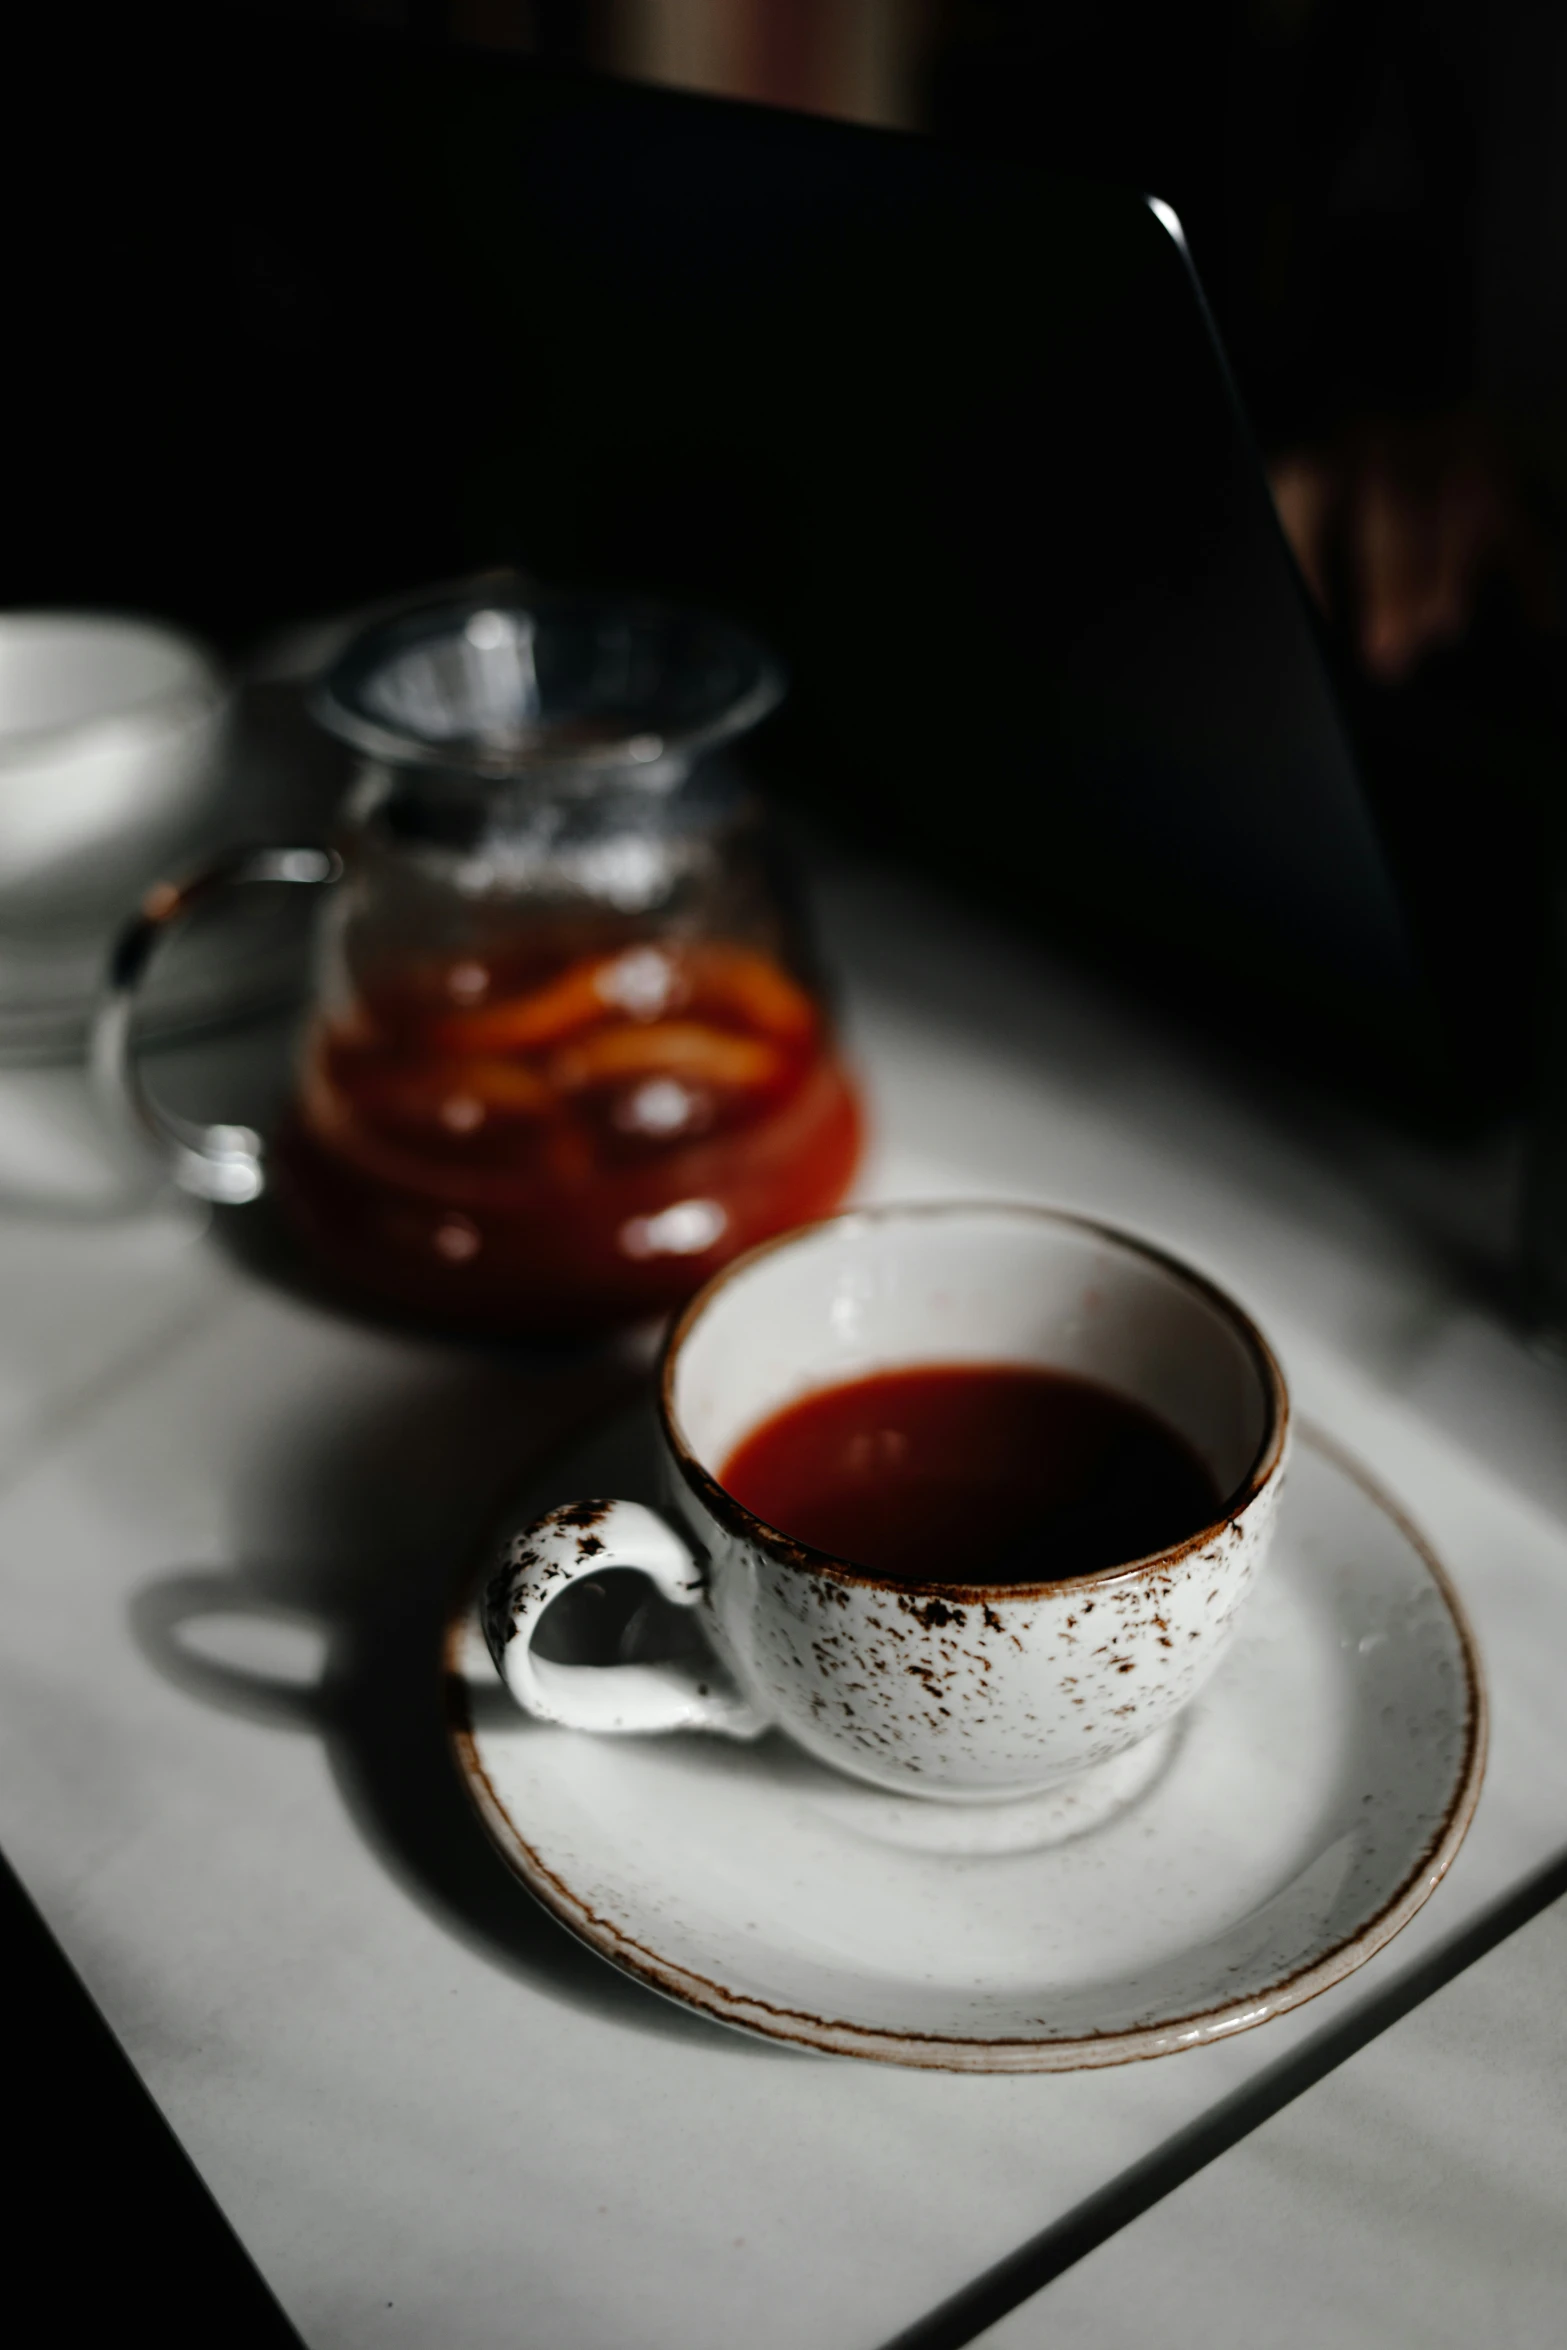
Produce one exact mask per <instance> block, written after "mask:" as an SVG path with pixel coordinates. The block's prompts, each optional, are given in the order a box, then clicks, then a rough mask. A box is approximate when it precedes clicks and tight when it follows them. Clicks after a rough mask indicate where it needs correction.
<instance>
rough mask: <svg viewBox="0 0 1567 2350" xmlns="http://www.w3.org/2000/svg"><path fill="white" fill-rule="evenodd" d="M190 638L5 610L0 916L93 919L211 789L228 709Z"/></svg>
mask: <svg viewBox="0 0 1567 2350" xmlns="http://www.w3.org/2000/svg"><path fill="white" fill-rule="evenodd" d="M226 708H227V703H226V696H225V692H224V688H223V685H222V682H221V680H220V679H219V677H218V674H217V671H216V669H215V668H214V666H213V664H212V662H211V661H210V660H209V659H208V657H207V655H206V654H205V653H204V652H203V651H202V649H201V647H200V646H199V645H197V644H194V643H193V642H192V641H191V640H190V639H189V638H188V637H184V636H180V635H178V634H176V633H175V631H174V630H172V629H168V628H164V627H161V626H159V625H158V624H157V623H155V622H153V621H148V620H138V619H134V618H132V617H130V616H128V615H125V614H118V613H92V612H6V613H0V920H3V922H4V923H5V924H6V926H7V927H9V928H14V927H15V926H16V925H17V924H18V923H20V924H22V925H23V926H24V927H25V926H29V925H30V926H31V927H33V928H35V929H38V928H42V929H44V930H45V931H47V932H49V933H50V934H51V935H52V934H53V933H55V932H57V931H58V930H59V928H60V927H61V926H62V925H65V926H67V927H68V926H69V925H70V924H71V923H72V922H75V923H77V924H78V925H80V924H81V923H84V922H85V923H87V924H88V925H89V926H94V925H96V924H98V923H101V922H102V920H103V919H104V917H105V915H106V914H109V913H112V912H113V911H114V910H115V909H117V908H118V906H119V905H120V904H121V903H122V902H123V900H124V897H125V893H126V891H127V890H128V889H130V888H134V887H138V886H139V885H140V884H141V883H142V882H143V881H145V880H147V879H149V878H150V877H151V875H152V873H153V872H154V871H155V870H156V867H157V863H158V861H159V859H160V857H161V856H162V855H163V854H164V853H165V852H166V851H168V850H169V849H170V848H172V847H173V846H174V845H175V844H176V843H177V842H178V841H179V840H180V839H181V837H182V828H183V827H184V826H185V825H186V824H187V823H188V822H189V819H190V815H191V812H192V810H193V808H194V807H195V806H196V805H197V804H198V802H199V801H200V799H201V797H202V794H203V793H204V792H205V790H206V789H207V786H208V783H209V780H210V776H211V771H212V767H213V763H214V761H215V759H216V756H217V751H218V746H219V743H220V740H221V736H222V729H223V724H224V719H225V715H226Z"/></svg>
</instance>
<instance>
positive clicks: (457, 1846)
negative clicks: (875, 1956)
mask: <svg viewBox="0 0 1567 2350" xmlns="http://www.w3.org/2000/svg"><path fill="white" fill-rule="evenodd" d="M413 1363H414V1366H415V1367H414V1371H413V1377H412V1381H411V1385H410V1388H409V1389H407V1390H405V1391H404V1393H403V1394H402V1395H401V1396H400V1397H399V1398H398V1399H397V1401H396V1402H395V1403H393V1404H391V1405H388V1404H387V1403H386V1402H385V1400H384V1399H383V1401H382V1403H381V1404H380V1406H378V1407H372V1406H370V1405H368V1404H364V1403H361V1404H359V1405H358V1406H356V1407H353V1408H350V1409H348V1410H344V1409H342V1408H340V1406H339V1405H338V1403H337V1400H336V1398H334V1400H333V1403H332V1405H330V1406H328V1407H325V1408H323V1407H320V1406H317V1407H316V1408H315V1409H314V1410H312V1409H311V1408H310V1407H309V1406H308V1405H307V1406H306V1408H304V1409H303V1410H302V1411H301V1413H300V1415H299V1417H298V1419H297V1420H296V1421H295V1422H293V1423H292V1424H285V1425H284V1426H283V1427H282V1428H280V1429H276V1430H269V1432H268V1437H267V1441H266V1442H265V1444H264V1445H263V1446H262V1447H261V1448H260V1450H259V1452H258V1456H257V1460H256V1463H255V1469H254V1482H253V1484H252V1486H251V1487H250V1489H249V1490H246V1489H244V1488H243V1487H242V1489H241V1492H240V1494H239V1496H238V1500H237V1509H236V1522H237V1523H239V1524H242V1525H243V1524H246V1523H253V1524H255V1525H257V1526H259V1527H266V1528H267V1529H268V1530H269V1534H270V1535H271V1537H272V1539H270V1540H269V1541H268V1542H267V1544H266V1549H265V1554H264V1555H258V1556H257V1557H255V1558H254V1559H252V1560H250V1561H248V1562H246V1563H244V1564H240V1565H235V1566H225V1567H221V1568H215V1567H202V1566H191V1567H187V1568H185V1569H182V1570H181V1571H179V1572H176V1573H172V1574H169V1575H167V1576H164V1577H161V1578H159V1579H158V1580H157V1581H155V1582H152V1583H150V1584H147V1585H145V1586H143V1588H142V1589H141V1590H140V1591H139V1592H138V1593H137V1594H136V1595H135V1598H134V1599H133V1601H132V1605H131V1622H132V1630H133V1632H134V1634H135V1637H136V1639H137V1642H138V1645H139V1646H140V1648H141V1650H142V1653H143V1654H144V1656H146V1658H147V1659H148V1660H149V1662H150V1663H151V1664H152V1665H153V1666H154V1668H155V1669H156V1670H157V1671H158V1672H159V1673H160V1674H162V1675H163V1676H164V1677H165V1678H166V1679H167V1680H169V1681H172V1682H173V1683H174V1684H175V1686H176V1687H178V1688H179V1689H181V1690H182V1691H184V1692H185V1693H186V1694H187V1695H189V1696H191V1697H194V1698H198V1699H200V1700H201V1701H202V1702H204V1703H206V1704H209V1705H213V1706H217V1707H219V1708H221V1709H222V1710H223V1711H225V1712H228V1713H231V1714H239V1715H243V1716H245V1717H246V1718H248V1719H251V1720H255V1721H260V1722H263V1723H266V1724H267V1725H268V1726H270V1727H274V1728H277V1729H279V1730H283V1731H294V1732H300V1731H304V1732H306V1733H308V1734H310V1735H313V1736H318V1737H320V1738H321V1739H322V1741H323V1742H324V1744H325V1747H326V1750H327V1753H328V1756H329V1758H330V1760H331V1764H332V1768H333V1771H334V1774H335V1776H336V1780H337V1784H338V1786H339V1788H340V1789H341V1791H342V1794H343V1797H344V1800H345V1802H346V1803H347V1806H348V1809H349V1811H350V1813H351V1815H352V1817H353V1819H354V1821H355V1823H356V1825H357V1826H358V1827H359V1829H360V1831H361V1833H362V1834H363V1835H364V1837H365V1839H366V1841H367V1842H368V1843H369V1844H370V1846H371V1847H372V1849H373V1850H374V1851H375V1852H376V1853H377V1854H378V1856H379V1857H380V1858H381V1859H382V1861H383V1862H384V1863H385V1864H386V1865H387V1867H388V1868H390V1869H391V1871H392V1872H393V1874H394V1875H395V1876H396V1877H397V1878H398V1880H399V1881H400V1882H401V1883H402V1884H403V1885H404V1886H405V1888H406V1889H407V1890H408V1891H409V1892H411V1893H412V1894H413V1896H414V1898H415V1899H416V1900H418V1901H419V1902H420V1903H421V1904H422V1905H423V1907H424V1908H425V1909H426V1910H428V1911H429V1912H430V1914H431V1915H432V1916H434V1917H436V1918H438V1919H439V1920H440V1921H441V1923H442V1924H443V1925H445V1926H446V1927H447V1928H448V1929H449V1930H451V1931H453V1932H455V1933H457V1934H458V1935H460V1936H461V1937H462V1939H463V1940H464V1941H466V1942H467V1943H468V1944H469V1945H470V1947H472V1948H474V1949H476V1950H478V1951H479V1952H480V1953H481V1954H482V1955H483V1956H484V1957H486V1958H487V1959H488V1960H490V1962H491V1963H492V1964H495V1965H498V1966H501V1967H504V1968H506V1969H508V1970H510V1971H511V1972H513V1973H515V1974H518V1975H521V1976H522V1977H524V1978H525V1979H526V1980H527V1981H529V1982H530V1983H532V1984H533V1985H534V1986H535V1987H537V1988H539V1989H542V1990H545V1991H547V1992H549V1993H550V1994H551V1995H552V1996H553V1997H556V1998H559V1999H564V2000H567V2001H569V2002H570V2003H571V2004H573V2005H574V2006H578V2007H583V2008H588V2009H591V2010H593V2011H594V2012H596V2013H598V2014H599V2015H602V2016H603V2017H605V2018H606V2019H607V2020H609V2021H612V2022H615V2023H617V2024H621V2025H626V2026H631V2027H634V2028H638V2029H641V2030H644V2031H650V2032H658V2033H662V2034H664V2035H665V2036H667V2037H671V2038H675V2039H681V2040H687V2041H697V2042H700V2043H702V2044H704V2045H705V2046H708V2047H711V2048H716V2049H729V2050H733V2051H735V2052H736V2053H746V2054H749V2055H752V2056H755V2055H758V2054H767V2055H770V2056H773V2057H776V2058H780V2059H784V2058H790V2057H791V2056H792V2052H791V2051H788V2050H786V2049H782V2048H773V2047H772V2046H771V2045H770V2044H768V2043H766V2042H761V2041H757V2040H754V2039H751V2040H746V2039H743V2038H742V2036H741V2035H740V2034H739V2033H736V2032H731V2031H728V2030H726V2029H725V2028H724V2027H723V2026H722V2025H720V2024H716V2023H713V2022H710V2021H709V2020H707V2019H706V2018H704V2017H701V2016H698V2015H696V2014H693V2013H690V2012H688V2011H687V2010H685V2009H684V2008H681V2007H678V2006H676V2005H675V2004H673V2003H672V2002H670V2001H668V2000H665V1999H663V1998H661V1997H660V1996H659V1995H658V1994H657V1993H656V1992H653V1991H651V1990H648V1989H646V1988H645V1987H644V1986H643V1985H642V1984H640V1983H637V1982H635V1981H633V1980H632V1979H631V1978H630V1977H629V1976H626V1975H622V1974H620V1973H619V1972H618V1971H617V1970H616V1969H615V1968H614V1967H612V1966H610V1965H609V1964H608V1962H607V1961H606V1960H604V1959H602V1958H600V1957H599V1956H598V1955H597V1954H596V1953H595V1952H593V1951H592V1950H590V1949H588V1948H587V1947H586V1946H585V1945H584V1944H582V1943H579V1942H578V1941H577V1940H576V1939H575V1938H574V1937H573V1936H572V1935H571V1934H570V1933H568V1932H567V1931H566V1929H565V1928H564V1927H563V1926H561V1925H559V1924H558V1923H557V1922H556V1921H555V1919H553V1918H552V1917H551V1916H550V1915H549V1914H548V1912H547V1911H545V1910H544V1909H543V1908H541V1907H540V1905H539V1904H538V1903H537V1902H536V1901H535V1900H534V1899H533V1897H532V1895H531V1894H530V1893H528V1892H527V1890H526V1889H525V1888H524V1887H523V1886H522V1885H521V1884H520V1883H519V1882H518V1880H517V1879H516V1878H514V1877H513V1876H512V1875H511V1874H510V1872H509V1870H508V1869H507V1868H506V1866H505V1864H504V1863H503V1862H502V1861H501V1859H500V1858H499V1856H498V1855H497V1853H496V1852H495V1850H494V1848H493V1847H492V1845H491V1844H490V1842H489V1839H488V1837H487V1836H486V1834H485V1832H484V1830H483V1829H482V1828H481V1826H480V1824H479V1821H478V1818H477V1816H476V1814H475V1812H474V1810H473V1809H472V1807H471V1805H470V1803H469V1800H468V1797H467V1795H466V1793H465V1792H464V1790H463V1787H462V1785H461V1783H460V1781H459V1779H458V1776H457V1771H456V1767H455V1763H454V1759H453V1754H452V1749H451V1744H450V1740H449V1734H448V1727H447V1716H446V1709H445V1704H444V1696H445V1692H444V1690H443V1687H442V1651H443V1633H444V1629H445V1625H446V1622H447V1619H448V1617H449V1615H450V1613H451V1612H452V1609H453V1607H454V1605H455V1604H456V1602H457V1600H458V1597H459V1595H460V1593H461V1592H462V1591H463V1590H464V1589H465V1588H466V1587H467V1583H468V1580H469V1577H470V1575H471V1573H472V1571H473V1569H474V1568H475V1566H476V1565H477V1563H478V1561H479V1558H480V1556H481V1554H482V1552H483V1551H484V1550H485V1549H486V1548H487V1547H488V1546H489V1545H490V1544H491V1543H493V1540H494V1538H495V1536H496V1534H497V1533H498V1531H499V1529H500V1525H501V1522H502V1518H503V1514H505V1515H511V1514H514V1512H507V1511H506V1508H505V1505H506V1503H507V1501H508V1497H510V1498H511V1499H512V1500H513V1501H515V1499H516V1498H517V1497H518V1496H519V1494H520V1493H521V1492H522V1491H523V1490H524V1489H525V1488H526V1487H527V1486H528V1483H529V1472H530V1466H531V1468H532V1470H533V1472H534V1475H535V1477H538V1476H543V1477H545V1478H546V1479H547V1475H548V1470H547V1466H546V1464H547V1462H548V1460H549V1458H550V1457H551V1455H552V1454H553V1453H555V1452H557V1451H559V1450H560V1449H561V1448H563V1447H564V1446H565V1445H566V1444H567V1443H568V1442H570V1440H571V1439H572V1437H573V1436H574V1435H575V1434H576V1433H577V1432H578V1431H580V1430H582V1429H583V1428H585V1427H587V1426H589V1425H591V1424H592V1423H593V1422H594V1420H595V1419H597V1418H600V1417H602V1416H603V1415H604V1414H605V1413H607V1412H608V1411H610V1410H611V1409H612V1408H613V1407H614V1406H615V1405H616V1404H621V1403H624V1402H626V1401H627V1400H629V1397H630V1395H631V1394H632V1393H634V1392H635V1381H634V1378H633V1374H632V1373H631V1372H630V1371H629V1370H628V1369H627V1367H626V1365H625V1364H624V1362H621V1363H618V1364H617V1363H615V1362H613V1361H607V1360H605V1359H603V1358H600V1359H598V1360H592V1359H587V1358H583V1357H581V1356H578V1357H576V1358H575V1359H571V1360H567V1361H565V1362H563V1363H562V1364H558V1365H541V1364H539V1363H536V1362H524V1363H522V1364H518V1363H515V1362H507V1361H505V1360H500V1359H496V1360H485V1359H482V1358H481V1359H479V1360H475V1359H474V1358H473V1357H472V1356H471V1355H470V1356H463V1355H461V1354H458V1353H457V1352H456V1350H442V1349H434V1348H427V1349H424V1350H421V1352H420V1354H419V1355H418V1356H415V1357H414V1358H413ZM497 1462H500V1463H503V1464H506V1465H505V1468H504V1470H503V1472H502V1473H501V1474H500V1475H499V1476H498V1475H497V1468H496V1464H497ZM279 1529H281V1531H282V1535H283V1539H282V1540H281V1541H280V1540H278V1539H277V1534H278V1530H279ZM496 1694H497V1697H499V1696H500V1691H499V1689H498V1688H497V1692H496ZM795 2060H796V2061H797V2059H795Z"/></svg>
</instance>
